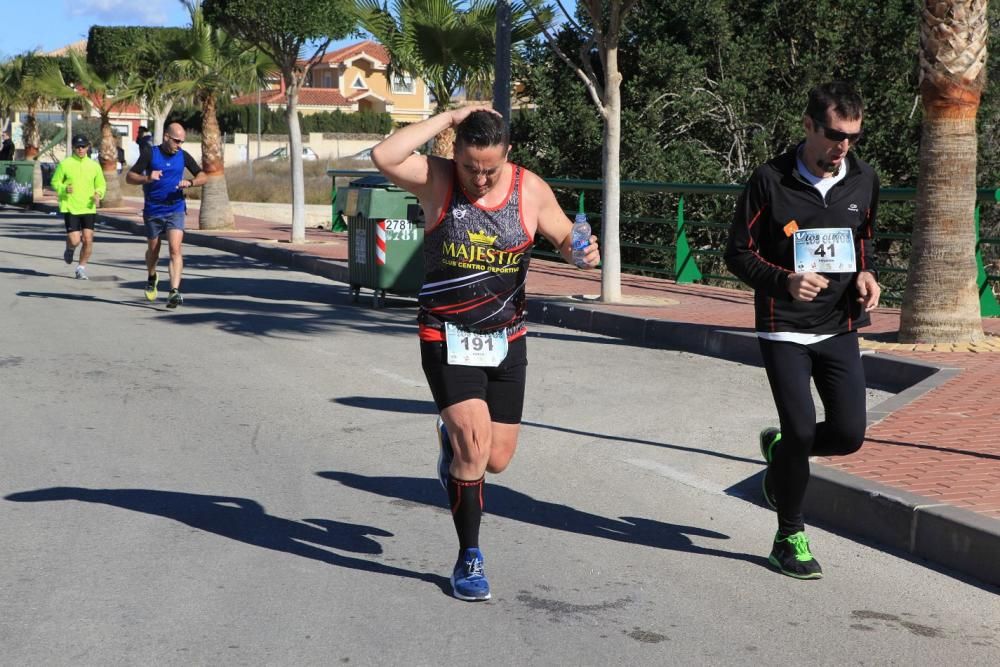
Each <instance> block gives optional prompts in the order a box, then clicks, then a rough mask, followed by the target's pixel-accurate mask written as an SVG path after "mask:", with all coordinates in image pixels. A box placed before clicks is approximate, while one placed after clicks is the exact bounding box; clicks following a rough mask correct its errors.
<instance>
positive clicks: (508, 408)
mask: <svg viewBox="0 0 1000 667" xmlns="http://www.w3.org/2000/svg"><path fill="white" fill-rule="evenodd" d="M525 338H526V336H521V337H520V338H517V339H515V340H512V341H511V342H510V345H509V346H508V348H507V356H506V358H504V360H503V361H502V362H501V363H500V365H499V366H497V367H495V368H493V367H484V366H458V365H450V364H449V363H448V353H447V351H446V350H445V343H443V342H428V341H421V342H420V359H421V364H422V365H423V367H424V375H425V376H426V377H427V383H428V384H429V385H430V387H431V393H432V394H433V395H434V402H435V403H436V404H437V409H438V412H441V411H442V410H444V409H445V408H447V407H449V406H451V405H455V404H456V403H461V402H462V401H467V400H469V399H471V398H479V399H482V400H484V401H486V405H487V407H488V408H489V410H490V419H491V420H492V421H495V422H499V423H501V424H520V423H521V413H522V410H523V408H524V383H525V378H526V377H527V367H528V345H527V341H526V340H525Z"/></svg>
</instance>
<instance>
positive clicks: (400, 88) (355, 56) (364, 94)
mask: <svg viewBox="0 0 1000 667" xmlns="http://www.w3.org/2000/svg"><path fill="white" fill-rule="evenodd" d="M388 66H389V53H388V51H386V49H385V47H384V46H382V45H381V44H378V43H377V42H373V41H371V40H365V41H363V42H358V43H357V44H351V45H349V46H345V47H344V48H341V49H337V50H336V51H333V52H331V53H327V54H326V55H325V56H323V59H322V60H321V61H320V62H318V63H316V64H315V65H313V67H312V69H311V70H310V72H309V79H308V80H307V81H306V86H305V87H303V88H302V89H301V90H300V91H299V104H298V108H299V111H300V112H301V113H302V115H303V116H305V115H309V114H314V113H319V112H322V111H336V110H338V109H339V110H340V111H343V112H344V113H353V112H358V111H377V112H382V111H384V112H387V113H388V114H389V115H390V116H391V117H392V119H393V120H394V121H396V122H399V123H414V122H417V121H421V120H424V119H426V118H429V117H430V115H431V112H432V109H433V107H432V106H431V101H430V94H429V92H428V90H427V86H426V85H425V83H424V81H423V79H420V78H416V77H411V76H407V75H398V74H397V75H395V76H393V77H392V80H391V81H390V80H389V76H388V71H387V70H388ZM260 102H261V104H263V105H266V106H267V107H268V108H269V109H272V110H275V111H277V110H279V109H281V108H283V107H284V104H285V91H284V84H283V83H282V84H281V85H279V87H278V88H271V89H269V90H265V91H262V93H261V96H260ZM233 103H234V104H238V105H248V104H257V94H256V93H253V94H250V95H241V96H239V97H237V98H235V99H234V100H233Z"/></svg>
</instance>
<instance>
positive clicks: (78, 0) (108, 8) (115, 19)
mask: <svg viewBox="0 0 1000 667" xmlns="http://www.w3.org/2000/svg"><path fill="white" fill-rule="evenodd" d="M167 2H172V3H176V2H177V0H138V1H137V0H66V3H65V4H66V11H67V12H68V13H69V15H70V16H79V17H81V18H85V19H87V20H93V21H94V22H95V23H97V24H103V25H134V24H139V25H163V24H164V23H166V21H167V10H166V6H165V4H166V3H167Z"/></svg>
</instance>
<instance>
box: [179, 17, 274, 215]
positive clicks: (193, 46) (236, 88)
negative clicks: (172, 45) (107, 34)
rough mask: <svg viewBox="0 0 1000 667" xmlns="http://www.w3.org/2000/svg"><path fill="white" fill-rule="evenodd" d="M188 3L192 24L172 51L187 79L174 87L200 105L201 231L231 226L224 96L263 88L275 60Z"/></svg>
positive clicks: (183, 76)
mask: <svg viewBox="0 0 1000 667" xmlns="http://www.w3.org/2000/svg"><path fill="white" fill-rule="evenodd" d="M185 5H186V6H187V8H188V12H189V13H190V15H191V26H190V27H189V29H188V31H187V33H186V35H185V36H184V38H183V39H182V40H180V41H179V42H178V43H177V48H176V49H175V50H174V51H173V53H172V54H170V58H171V59H172V60H173V62H174V63H175V64H176V65H177V67H178V68H179V71H180V75H181V77H182V79H183V81H182V82H180V83H178V84H175V85H174V86H172V87H171V89H172V90H174V91H177V92H180V93H182V94H184V95H190V96H192V97H193V98H194V99H195V100H196V101H197V102H198V104H199V106H200V107H201V115H202V127H201V166H202V169H204V170H205V173H206V174H208V181H206V182H205V184H204V185H203V186H202V194H201V208H200V209H199V214H198V225H199V227H200V228H201V229H232V228H233V227H234V226H235V225H234V223H233V211H232V207H231V206H230V204H229V191H228V188H227V186H226V174H225V165H224V161H223V157H224V154H225V151H224V148H225V147H224V146H223V144H222V133H221V132H220V130H219V119H218V113H217V112H218V105H219V100H220V98H221V99H227V98H228V96H230V95H237V94H240V93H243V92H246V91H249V90H257V89H258V87H260V86H263V85H264V83H265V79H266V77H267V73H268V72H269V71H273V69H274V63H272V62H271V60H270V59H269V58H267V57H266V56H265V55H264V54H263V53H262V52H261V51H260V50H259V49H248V48H247V46H246V43H245V42H243V41H241V40H238V39H236V38H234V37H233V36H231V35H229V34H228V33H227V32H226V31H225V30H223V29H222V28H218V27H215V26H213V25H211V24H209V23H208V22H207V21H205V16H204V13H203V12H202V9H201V2H199V0H185Z"/></svg>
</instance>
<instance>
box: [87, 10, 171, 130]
mask: <svg viewBox="0 0 1000 667" xmlns="http://www.w3.org/2000/svg"><path fill="white" fill-rule="evenodd" d="M186 32H187V31H185V30H184V29H183V28H154V27H147V26H97V25H95V26H91V28H90V31H89V32H88V33H87V62H88V63H90V64H91V65H93V67H94V71H96V72H97V74H98V75H99V76H101V77H103V78H111V77H114V76H116V75H130V90H129V91H128V94H129V97H131V98H135V99H137V100H140V101H141V102H142V104H143V106H144V107H145V109H146V111H147V112H149V113H150V114H151V115H152V116H153V118H154V123H153V124H152V129H153V142H154V143H156V144H159V143H161V142H162V141H163V128H164V126H165V125H166V119H167V117H168V116H169V115H170V111H171V110H172V109H173V106H174V104H175V103H176V102H177V101H178V99H177V98H178V95H179V93H177V92H176V91H174V90H173V89H172V88H171V86H173V84H175V83H177V82H178V81H180V73H179V71H178V69H177V66H176V64H175V63H173V62H172V60H171V59H170V55H169V54H171V53H172V52H174V51H176V49H177V44H178V43H179V42H180V41H181V40H182V39H184V37H185V35H186Z"/></svg>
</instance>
